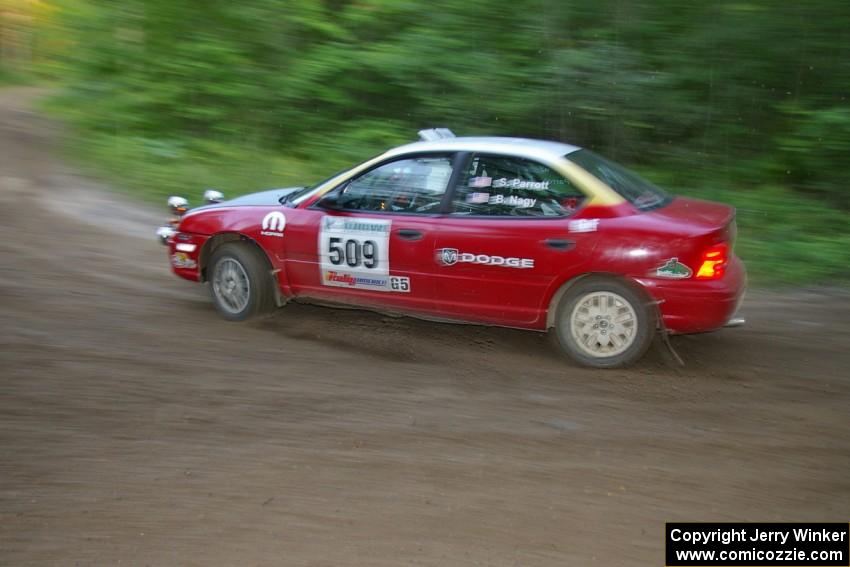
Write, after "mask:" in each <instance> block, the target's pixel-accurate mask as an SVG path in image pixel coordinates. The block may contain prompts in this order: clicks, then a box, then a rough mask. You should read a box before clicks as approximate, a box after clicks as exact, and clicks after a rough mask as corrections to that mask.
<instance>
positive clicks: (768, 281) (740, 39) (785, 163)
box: [0, 0, 850, 285]
mask: <svg viewBox="0 0 850 567" xmlns="http://www.w3.org/2000/svg"><path fill="white" fill-rule="evenodd" d="M6 1H8V0H6ZM41 4H42V5H43V4H45V3H41ZM46 4H50V5H51V6H52V9H51V10H44V9H42V12H41V13H42V14H44V15H43V16H42V17H40V18H36V19H35V20H33V22H34V23H33V24H32V25H33V27H34V28H35V29H37V31H35V32H33V38H34V39H33V44H34V52H35V53H36V57H35V63H34V65H33V66H34V67H35V68H36V69H37V72H38V73H40V74H42V75H43V76H48V77H50V78H53V79H55V80H57V81H58V82H59V83H60V84H61V85H62V88H61V90H60V91H58V92H57V95H56V96H54V97H53V98H52V99H51V100H50V101H48V102H47V103H46V108H47V109H49V111H51V112H52V113H54V114H55V115H56V116H59V117H61V118H62V119H64V120H65V121H67V122H68V124H69V125H70V127H71V129H72V132H73V137H72V138H71V140H69V144H68V147H69V152H71V153H72V154H73V155H74V156H75V158H76V159H77V160H79V161H80V162H81V163H83V164H85V165H86V166H87V167H89V168H90V171H93V172H96V173H98V174H99V175H102V176H104V177H106V178H107V179H108V180H109V181H110V182H112V183H113V184H116V185H118V186H121V187H123V188H125V189H126V190H128V191H132V192H133V193H135V194H138V195H139V196H140V197H141V198H145V199H150V200H155V201H157V202H162V199H163V198H164V197H165V196H167V195H169V194H174V193H179V194H183V195H185V196H187V197H189V198H190V199H197V198H198V197H199V196H200V194H201V192H202V190H203V188H205V187H215V188H218V189H221V190H223V191H224V192H225V193H226V194H227V195H229V196H235V195H237V194H241V193H245V192H250V191H253V190H257V189H259V188H266V187H273V186H287V185H293V184H302V183H309V182H311V181H315V180H317V179H319V178H322V177H325V176H327V175H328V174H330V173H332V172H334V171H336V170H338V169H340V168H342V167H344V166H346V165H350V164H352V163H355V162H357V161H360V160H363V159H365V158H367V157H369V156H371V155H374V154H376V153H378V152H379V151H382V150H384V149H386V148H387V147H390V146H393V145H396V144H398V143H401V142H404V141H408V140H412V139H414V138H415V135H416V131H417V130H418V129H420V128H422V127H428V126H448V127H450V128H452V129H453V130H454V131H455V132H456V133H458V134H462V135H469V134H492V135H516V136H528V137H537V138H548V139H557V140H564V141H568V142H572V143H575V144H578V145H582V146H586V147H590V148H592V149H594V150H595V151H598V152H600V153H602V154H605V155H607V156H610V157H612V158H614V159H616V160H618V161H620V162H622V163H625V164H627V165H630V166H631V167H633V168H635V169H636V170H638V171H640V172H641V173H642V174H644V175H645V176H646V177H648V178H649V179H651V180H652V181H654V182H655V183H656V184H658V185H660V186H662V187H664V188H666V189H668V190H670V191H671V192H673V193H678V194H686V195H692V196H697V197H705V198H712V199H719V200H723V201H725V202H729V203H731V204H733V205H735V206H737V207H738V225H739V240H738V251H739V253H740V254H741V255H742V256H743V257H744V259H745V260H746V262H747V264H748V266H749V268H750V271H751V276H752V280H753V282H754V283H756V284H760V285H781V284H809V283H810V284H814V285H834V284H839V283H840V284H846V283H848V282H850V267H848V266H850V231H848V227H850V222H848V221H849V220H850V216H848V211H850V191H847V187H848V186H850V163H849V162H850V107H848V101H847V100H846V97H847V96H848V90H847V87H848V86H850V48H849V47H848V46H849V45H850V44H848V41H847V32H846V30H847V29H848V27H850V11H848V10H847V8H846V6H845V3H844V2H841V1H835V0H812V1H811V2H806V3H775V2H767V1H766V0H765V1H752V2H706V3H684V4H683V3H681V2H646V3H634V2H633V3H623V2H619V1H614V0H602V1H600V0H592V1H591V0H569V1H558V2H552V1H548V0H534V1H532V0H513V1H511V2H508V1H505V0H488V1H487V2H483V1H468V0H464V1H460V0H434V1H429V2H425V1H424V0H406V1H392V0H372V1H365V2H351V1H346V0H326V1H323V2H316V1H312V0H291V1H283V0H246V1H244V2H224V3H207V2H204V3H193V2H174V1H173V0H124V1H122V2H120V3H113V2H105V1H102V0H76V1H73V2H72V1H70V0H58V1H56V2H47V3H46ZM0 77H2V75H0ZM0 80H2V79H0Z"/></svg>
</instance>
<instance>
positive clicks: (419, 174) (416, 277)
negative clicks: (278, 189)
mask: <svg viewBox="0 0 850 567" xmlns="http://www.w3.org/2000/svg"><path fill="white" fill-rule="evenodd" d="M452 160H453V156H452V155H450V154H427V155H414V156H405V157H401V158H394V159H391V160H389V161H386V162H383V163H381V164H378V165H377V166H375V167H373V168H371V169H370V170H368V171H366V172H363V173H361V174H360V175H358V176H357V177H355V178H353V179H351V180H349V181H347V182H345V183H342V184H341V185H340V186H338V187H336V188H335V189H333V190H331V191H330V192H329V193H328V194H327V195H326V196H324V197H323V198H322V199H321V200H319V201H318V202H317V203H315V204H313V205H312V206H310V207H308V208H307V209H306V210H304V211H303V214H300V215H298V217H297V218H296V219H293V222H292V223H290V224H288V225H287V242H286V257H287V263H286V265H287V268H286V269H287V276H288V279H289V282H290V285H291V286H292V290H293V293H294V294H295V295H296V296H302V297H311V298H314V299H325V300H330V301H335V302H342V303H348V304H354V305H364V306H372V307H387V308H390V309H401V310H405V311H417V312H430V311H432V310H433V308H434V291H435V284H434V277H435V274H434V272H435V265H434V261H433V258H434V247H435V239H436V227H437V224H438V214H439V211H440V208H441V206H442V205H443V199H444V197H445V194H446V189H447V187H448V184H449V180H450V178H451V176H452V171H453V165H452Z"/></svg>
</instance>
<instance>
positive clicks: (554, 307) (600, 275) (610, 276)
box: [546, 272, 661, 330]
mask: <svg viewBox="0 0 850 567" xmlns="http://www.w3.org/2000/svg"><path fill="white" fill-rule="evenodd" d="M588 279H599V280H616V281H619V282H622V283H625V284H626V285H628V286H629V287H631V288H632V289H634V290H635V291H636V292H637V293H638V294H639V295H640V296H641V297H642V298H643V299H644V300H645V301H646V304H647V305H648V306H651V307H650V309H651V311H652V312H653V313H654V314H655V318H656V324H657V321H659V320H660V319H661V313H660V310H659V309H658V302H657V301H656V300H655V298H653V297H652V296H651V295H650V294H649V292H647V291H646V289H645V288H644V287H643V286H642V285H640V284H639V283H638V282H636V281H635V280H634V279H632V278H630V277H628V276H623V275H621V274H616V273H613V272H586V273H584V274H580V275H578V276H575V277H574V278H571V279H569V280H567V281H565V282H564V283H563V284H561V287H559V288H558V290H557V291H556V292H555V293H554V294H553V295H552V298H551V299H550V300H549V305H548V307H547V309H546V330H549V329H551V328H553V327H554V326H555V323H556V321H555V319H556V317H557V315H558V304H559V303H560V302H561V299H562V298H563V297H564V295H566V294H567V292H568V291H569V290H570V289H571V288H572V287H573V286H575V285H576V284H577V283H579V282H583V281H586V280H588Z"/></svg>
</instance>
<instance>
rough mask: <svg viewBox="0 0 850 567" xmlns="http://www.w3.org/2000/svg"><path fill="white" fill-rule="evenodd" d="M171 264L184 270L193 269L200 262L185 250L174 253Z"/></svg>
mask: <svg viewBox="0 0 850 567" xmlns="http://www.w3.org/2000/svg"><path fill="white" fill-rule="evenodd" d="M171 265H172V266H174V267H175V268H181V269H184V270H193V269H195V268H197V267H198V263H197V262H196V261H194V260H193V259H191V258H190V257H189V255H188V254H186V253H185V252H175V253H174V254H172V255H171Z"/></svg>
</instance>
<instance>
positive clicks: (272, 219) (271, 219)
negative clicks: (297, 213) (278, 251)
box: [262, 211, 286, 236]
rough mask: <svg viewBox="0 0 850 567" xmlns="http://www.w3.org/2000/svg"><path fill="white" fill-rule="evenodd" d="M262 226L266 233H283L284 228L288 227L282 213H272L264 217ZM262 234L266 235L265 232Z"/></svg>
mask: <svg viewBox="0 0 850 567" xmlns="http://www.w3.org/2000/svg"><path fill="white" fill-rule="evenodd" d="M262 226H263V230H264V231H266V230H270V231H273V232H283V227H285V226H286V217H285V216H283V213H280V212H278V211H272V212H270V213H269V214H267V215H266V216H264V217H263V224H262ZM262 234H265V232H263V233H262ZM275 236H279V235H275Z"/></svg>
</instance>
